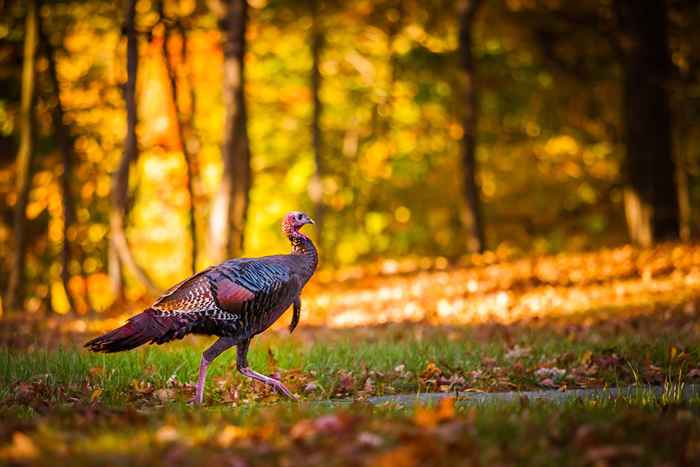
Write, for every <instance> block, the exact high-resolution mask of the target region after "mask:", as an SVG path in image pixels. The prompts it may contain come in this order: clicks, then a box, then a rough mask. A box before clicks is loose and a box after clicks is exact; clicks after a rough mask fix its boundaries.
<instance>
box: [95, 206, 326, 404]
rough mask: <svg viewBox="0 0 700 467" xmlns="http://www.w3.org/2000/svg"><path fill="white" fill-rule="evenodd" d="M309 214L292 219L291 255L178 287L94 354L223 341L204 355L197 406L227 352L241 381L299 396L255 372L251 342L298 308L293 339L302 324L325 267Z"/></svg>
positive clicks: (104, 339) (101, 340)
mask: <svg viewBox="0 0 700 467" xmlns="http://www.w3.org/2000/svg"><path fill="white" fill-rule="evenodd" d="M313 223H314V221H313V220H311V218H310V217H309V216H307V215H306V214H304V213H302V212H290V213H289V214H287V216H286V217H285V219H284V221H283V222H282V231H283V232H284V234H285V235H286V236H287V238H289V241H290V242H291V244H292V253H291V254H289V255H274V256H264V257H261V258H237V259H230V260H228V261H226V262H224V263H221V264H219V265H218V266H212V267H210V268H208V269H205V270H204V271H201V272H199V273H197V274H195V275H194V276H192V277H190V278H189V279H187V280H185V281H183V282H181V283H179V284H177V285H176V286H174V287H173V288H171V289H170V290H169V291H167V292H166V293H165V294H164V295H163V296H161V297H160V298H159V299H158V300H157V301H156V302H155V303H154V304H153V305H151V306H150V307H149V308H148V309H146V310H144V311H143V312H142V313H140V314H138V315H136V316H133V317H131V318H130V319H129V320H128V321H127V322H126V324H124V325H123V326H122V327H120V328H117V329H115V330H113V331H111V332H109V333H107V334H105V335H103V336H100V337H98V338H96V339H93V340H91V341H90V342H88V343H86V344H85V347H87V348H89V349H90V350H92V351H94V352H121V351H123V350H130V349H133V348H135V347H138V346H140V345H143V344H146V343H156V344H163V343H165V342H168V341H171V340H173V339H182V338H183V337H184V336H186V335H187V334H205V335H211V336H218V337H219V339H218V340H217V341H216V342H214V344H213V345H212V346H211V347H209V348H208V349H207V350H205V351H204V353H203V354H202V361H201V364H200V366H199V378H198V380H197V387H196V393H195V398H194V400H193V402H195V403H202V401H203V400H204V383H205V381H206V377H207V367H208V366H209V364H210V363H211V362H212V361H213V360H214V359H215V358H216V357H218V356H219V355H220V354H221V353H222V352H224V351H225V350H227V349H229V348H231V347H233V346H234V345H235V346H236V350H237V359H236V361H237V367H238V371H239V372H241V374H243V375H245V376H247V377H249V378H252V379H254V380H257V381H260V382H263V383H265V384H269V385H271V386H273V387H274V388H276V389H277V390H278V391H279V392H281V393H282V394H284V395H286V396H288V397H290V398H295V396H294V395H293V394H292V393H291V392H290V391H289V390H288V389H287V388H286V387H285V386H284V385H283V384H282V383H281V382H280V381H277V380H276V379H274V378H270V377H268V376H265V375H261V374H260V373H256V372H255V371H253V370H252V369H251V368H250V367H249V366H248V359H247V354H248V347H249V345H250V341H251V339H252V338H253V337H254V336H256V335H257V334H260V333H261V332H263V331H264V330H266V329H267V328H268V327H270V325H272V323H274V322H275V321H277V319H278V318H279V317H280V316H281V315H282V314H283V313H284V312H285V310H287V308H289V306H290V305H293V310H294V312H293V315H292V322H291V324H290V325H289V332H290V333H291V332H292V331H294V328H295V327H296V326H297V324H298V323H299V314H300V312H301V299H300V294H301V291H302V289H303V288H304V285H306V283H307V282H308V280H309V279H310V278H311V276H312V275H313V273H314V271H315V270H316V266H317V265H318V253H317V251H316V247H315V246H314V244H313V243H312V242H311V239H309V237H307V236H306V235H304V234H303V233H301V232H300V231H299V229H300V228H301V227H303V226H304V225H306V224H313Z"/></svg>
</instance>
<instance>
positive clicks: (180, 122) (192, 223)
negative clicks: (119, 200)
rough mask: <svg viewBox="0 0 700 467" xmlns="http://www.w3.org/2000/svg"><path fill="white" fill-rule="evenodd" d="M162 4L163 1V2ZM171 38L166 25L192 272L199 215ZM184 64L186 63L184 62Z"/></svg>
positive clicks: (167, 63) (165, 49) (165, 43)
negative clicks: (171, 52)
mask: <svg viewBox="0 0 700 467" xmlns="http://www.w3.org/2000/svg"><path fill="white" fill-rule="evenodd" d="M161 5H162V3H161ZM169 38H170V29H169V27H168V25H167V24H166V25H165V29H164V32H163V48H162V54H163V61H164V62H165V68H166V70H167V72H168V81H169V82H170V98H171V99H172V101H173V107H174V109H175V125H176V130H177V138H178V145H179V146H180V148H181V150H182V157H183V158H184V160H185V167H186V172H187V174H186V178H187V181H186V183H187V194H188V196H189V200H190V206H189V218H190V219H189V227H190V228H189V231H190V243H191V244H192V249H191V260H190V265H191V268H192V273H193V274H194V273H195V272H196V271H197V216H196V213H195V196H194V183H193V182H194V172H195V168H194V161H193V156H192V154H190V151H189V147H188V145H187V138H186V137H185V127H186V125H187V122H186V120H185V117H184V115H183V113H182V109H181V108H180V101H179V94H180V90H179V86H178V82H177V75H176V73H175V67H174V66H173V63H172V60H171V59H170V55H169V54H168V39H169ZM185 40H186V39H185V34H184V31H182V47H183V48H184V47H185ZM183 66H184V64H183Z"/></svg>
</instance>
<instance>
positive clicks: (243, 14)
mask: <svg viewBox="0 0 700 467" xmlns="http://www.w3.org/2000/svg"><path fill="white" fill-rule="evenodd" d="M212 9H213V10H214V12H215V13H216V14H217V16H218V19H219V27H220V29H221V32H222V36H223V49H224V81H223V99H224V108H225V112H226V114H225V120H224V139H223V144H222V148H221V153H222V158H223V175H222V179H221V186H220V187H219V191H218V193H217V194H216V195H215V197H214V201H213V204H212V209H211V213H210V224H209V246H210V254H209V256H210V260H212V261H221V260H223V259H224V258H225V256H226V255H227V254H228V255H230V256H239V255H240V254H241V252H242V251H243V245H244V231H245V224H246V220H247V216H248V203H249V191H250V186H251V171H250V148H249V144H248V131H247V120H246V108H245V94H244V84H245V72H244V70H245V69H244V57H245V30H246V22H247V3H246V1H245V0H227V1H226V2H215V4H214V6H213V8H212Z"/></svg>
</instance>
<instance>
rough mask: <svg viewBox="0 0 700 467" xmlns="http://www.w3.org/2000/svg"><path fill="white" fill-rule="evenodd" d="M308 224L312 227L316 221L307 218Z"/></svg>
mask: <svg viewBox="0 0 700 467" xmlns="http://www.w3.org/2000/svg"><path fill="white" fill-rule="evenodd" d="M306 223H307V224H311V225H313V224H315V222H314V220H313V219H312V218H310V217H307V218H306Z"/></svg>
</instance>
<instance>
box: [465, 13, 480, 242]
mask: <svg viewBox="0 0 700 467" xmlns="http://www.w3.org/2000/svg"><path fill="white" fill-rule="evenodd" d="M481 4H482V1H481V0H462V1H461V2H460V3H459V55H460V59H461V69H462V75H463V83H464V88H463V95H464V102H463V105H462V115H463V117H462V130H463V136H462V170H463V171H464V174H463V185H464V187H463V189H464V199H465V201H466V209H465V210H464V214H463V224H464V226H465V228H466V229H467V248H468V250H469V251H470V252H481V251H483V250H484V248H485V239H484V226H483V220H482V216H481V201H480V196H479V184H478V181H477V178H476V170H477V167H476V145H477V134H476V133H477V127H478V119H479V101H478V90H477V89H476V72H477V67H476V60H475V59H474V53H473V50H472V49H473V30H474V19H475V17H476V15H477V13H478V11H479V8H480V6H481Z"/></svg>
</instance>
